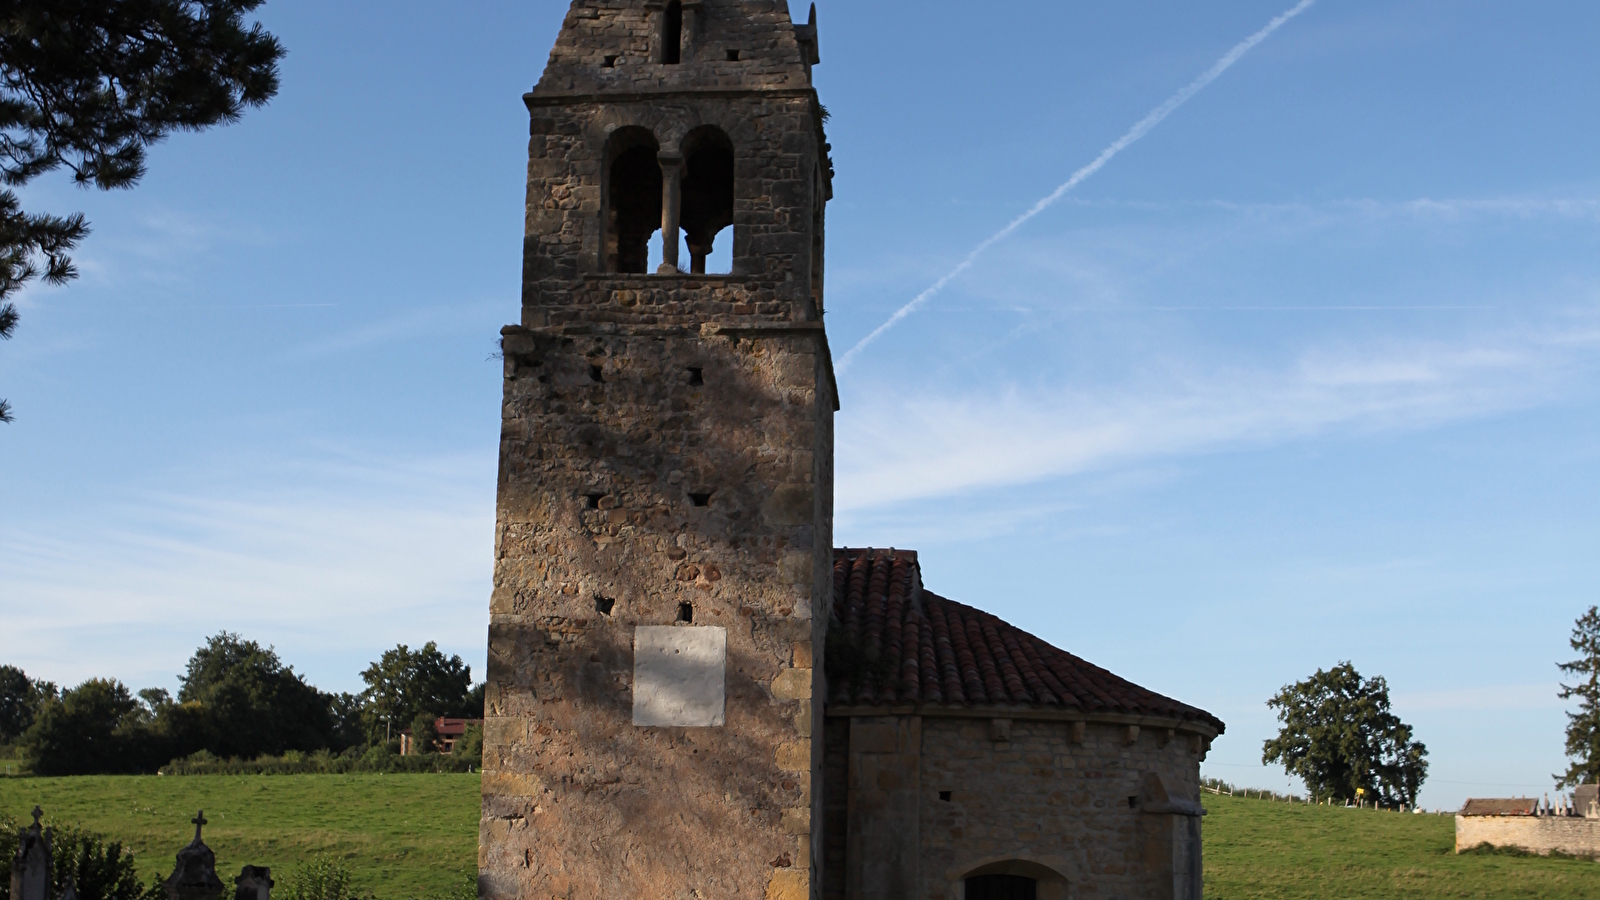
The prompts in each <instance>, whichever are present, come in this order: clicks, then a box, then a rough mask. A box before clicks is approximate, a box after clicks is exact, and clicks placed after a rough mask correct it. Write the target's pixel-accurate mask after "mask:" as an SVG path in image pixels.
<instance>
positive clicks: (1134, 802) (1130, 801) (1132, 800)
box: [1128, 796, 1139, 809]
mask: <svg viewBox="0 0 1600 900" xmlns="http://www.w3.org/2000/svg"><path fill="white" fill-rule="evenodd" d="M1138 805H1139V798H1138V797H1137V796H1133V797H1129V798H1128V808H1129V809H1133V808H1134V807H1136V806H1138Z"/></svg>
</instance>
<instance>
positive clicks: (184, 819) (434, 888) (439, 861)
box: [0, 774, 479, 900]
mask: <svg viewBox="0 0 1600 900" xmlns="http://www.w3.org/2000/svg"><path fill="white" fill-rule="evenodd" d="M35 803H38V804H39V805H40V806H42V807H43V808H44V810H45V813H46V817H47V819H57V820H61V821H67V822H77V823H79V824H81V825H83V826H84V827H86V828H89V829H91V830H94V831H98V832H100V833H101V834H104V835H106V836H107V837H108V838H111V839H114V840H121V841H123V842H124V843H125V844H126V845H127V846H129V847H130V848H131V849H133V851H134V852H135V853H137V854H138V857H137V859H138V863H139V872H140V874H141V875H142V876H145V877H148V876H149V875H151V874H155V873H158V872H159V873H160V874H161V875H163V876H165V875H167V874H169V873H171V871H172V863H173V857H174V856H175V855H176V854H177V852H178V850H179V849H181V848H182V847H183V845H185V844H187V843H188V842H189V840H190V839H191V838H193V837H194V826H193V825H191V824H189V820H190V819H191V818H193V817H194V813H195V810H196V809H201V808H203V809H204V810H205V811H206V819H207V820H208V821H209V823H210V824H208V825H206V830H205V838H206V844H207V845H209V846H210V847H211V849H212V850H214V851H215V852H216V854H217V873H218V874H219V875H221V876H222V879H223V881H224V883H226V884H228V885H230V890H231V885H232V877H233V876H234V875H237V874H239V867H240V866H242V865H244V864H246V863H249V864H252V865H258V866H262V865H264V866H271V867H272V872H273V879H274V880H275V881H277V882H278V883H279V885H282V884H283V883H284V876H286V875H287V874H289V872H290V871H292V870H293V869H294V868H295V866H296V865H298V864H300V863H302V862H304V861H306V860H309V859H311V858H312V857H314V856H316V855H317V854H326V855H328V856H332V857H335V858H338V859H340V860H342V861H343V862H344V864H345V865H346V866H348V867H349V869H350V872H351V875H352V876H353V879H352V880H353V881H354V886H355V888H356V889H357V890H358V891H360V892H363V893H365V892H371V893H373V894H376V895H377V896H378V897H379V898H382V900H402V898H406V897H416V896H425V895H428V894H438V893H443V892H445V891H448V890H451V889H453V888H457V887H458V886H459V885H460V884H461V883H462V881H463V880H464V879H466V878H469V877H472V876H473V875H474V874H475V873H476V871H477V851H478V804H479V801H478V776H477V775H465V774H450V775H433V774H429V775H245V776H238V775H186V776H172V777H158V776H153V775H152V776H85V777H79V778H0V813H5V814H8V815H10V816H13V817H15V818H17V819H23V820H25V819H26V813H27V811H28V810H30V809H32V808H33V805H34V804H35ZM229 896H232V895H231V893H230V894H229Z"/></svg>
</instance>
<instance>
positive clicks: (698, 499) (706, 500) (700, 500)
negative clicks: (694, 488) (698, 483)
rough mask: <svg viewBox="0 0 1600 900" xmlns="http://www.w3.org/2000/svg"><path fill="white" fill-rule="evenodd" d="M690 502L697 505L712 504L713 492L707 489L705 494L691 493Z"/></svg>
mask: <svg viewBox="0 0 1600 900" xmlns="http://www.w3.org/2000/svg"><path fill="white" fill-rule="evenodd" d="M689 502H690V503H693V504H694V505H695V506H710V505H711V492H710V491H706V492H705V493H703V494H696V493H691V494H690V495H689Z"/></svg>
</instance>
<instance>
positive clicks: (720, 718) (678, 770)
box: [479, 0, 837, 900]
mask: <svg viewBox="0 0 1600 900" xmlns="http://www.w3.org/2000/svg"><path fill="white" fill-rule="evenodd" d="M686 8H688V9H690V10H692V12H693V14H694V15H693V18H694V20H695V22H694V27H693V29H692V33H691V34H688V35H686V37H685V43H684V58H683V62H682V63H681V64H679V65H664V64H660V63H655V62H652V61H651V60H652V59H654V58H655V57H654V56H653V55H652V54H653V53H654V50H655V48H653V46H652V44H651V42H652V41H655V40H657V38H658V36H659V31H658V23H659V16H660V4H658V3H651V2H648V0H638V2H633V0H629V2H622V0H576V2H574V3H573V5H572V9H571V11H570V12H569V14H568V17H567V20H566V22H565V25H564V27H563V30H562V34H561V37H560V38H559V40H558V42H557V45H556V48H555V50H554V51H552V53H551V57H550V64H549V66H548V67H547V69H546V71H545V75H544V77H543V78H542V79H541V81H540V83H539V85H538V86H536V87H535V89H534V91H532V92H531V93H529V94H527V95H525V96H524V98H523V99H524V102H525V104H526V105H527V107H528V110H529V114H530V120H529V121H530V126H529V132H530V139H529V153H528V156H529V161H528V190H527V215H526V222H525V238H524V254H523V278H522V314H521V319H520V324H518V325H515V326H508V327H507V328H506V329H504V330H503V331H502V336H503V342H502V347H503V351H504V356H505V401H504V405H503V408H502V432H501V447H500V473H499V497H498V503H497V511H496V536H495V581H494V589H493V595H492V598H491V618H490V630H489V674H488V690H487V697H486V711H485V712H486V721H485V731H484V778H483V815H482V819H481V821H480V839H479V871H480V880H479V884H480V894H481V896H483V897H485V898H488V900H511V898H513V897H515V898H518V900H522V898H540V900H544V898H551V897H562V898H579V897H583V898H587V897H629V898H672V900H680V898H682V900H689V898H721V897H740V898H745V897H766V898H770V900H801V898H806V897H813V896H817V891H816V888H817V887H818V886H820V883H821V882H820V878H819V877H818V876H819V873H820V869H819V867H820V865H821V863H822V853H821V852H820V850H821V848H820V839H819V838H818V837H817V835H818V834H820V829H813V827H812V822H813V821H814V820H820V818H821V815H822V809H821V803H822V792H821V790H819V789H817V788H818V786H817V785H816V783H815V782H816V778H817V776H818V775H820V771H821V766H822V742H821V741H820V740H816V741H813V737H814V736H815V737H819V738H820V736H821V734H822V727H821V713H822V709H821V704H820V703H817V704H813V703H812V700H811V698H812V697H813V696H820V694H819V693H818V690H819V688H820V685H819V684H818V682H819V679H820V672H821V668H820V666H816V665H813V661H814V659H816V658H817V657H819V656H820V654H821V653H822V650H823V647H822V641H823V637H824V633H825V632H824V627H825V620H826V611H827V610H828V609H829V608H830V605H831V596H830V591H831V589H832V579H831V578H830V577H828V573H829V572H830V571H831V567H832V537H833V536H832V521H833V520H832V516H833V508H832V503H833V425H832V423H833V411H834V409H835V408H836V406H837V397H836V395H835V390H834V384H833V375H832V363H831V360H830V358H829V353H828V346H827V339H826V336H825V333H824V331H823V327H822V323H821V311H820V309H819V308H818V303H817V302H816V299H815V298H817V297H820V295H821V291H820V285H814V284H813V283H812V279H813V278H815V277H820V274H819V273H820V272H821V271H822V267H821V264H820V262H821V261H820V258H814V257H820V253H821V244H820V240H817V239H816V238H817V233H818V229H820V227H821V223H822V206H823V204H824V203H825V202H826V199H827V197H828V196H829V186H828V177H829V175H828V166H827V161H826V144H825V142H824V138H823V134H822V120H821V107H820V105H819V104H818V102H817V98H816V96H815V94H814V92H813V91H812V90H811V89H810V86H809V70H808V68H807V59H806V57H805V56H804V55H803V53H802V48H801V47H800V45H799V43H797V39H796V35H797V32H796V29H795V28H794V27H793V26H791V25H790V24H789V22H788V12H787V7H786V5H785V4H783V3H782V2H772V0H704V2H703V3H701V4H698V5H696V4H693V3H690V4H686ZM687 26H688V20H687V18H686V28H687ZM734 49H737V50H739V51H740V53H739V56H740V58H739V59H738V60H731V59H728V58H727V56H729V55H731V54H730V53H728V52H726V51H731V50H734ZM608 57H613V58H612V59H610V60H609V64H608ZM706 125H710V126H715V127H716V128H718V129H720V130H721V131H722V132H723V133H725V134H726V135H727V136H728V138H729V140H730V142H731V144H732V148H733V153H734V210H733V224H732V226H731V230H732V235H731V236H730V235H728V234H727V233H726V232H724V233H723V234H722V235H719V236H718V238H717V242H718V245H719V246H722V245H723V242H724V241H727V240H729V239H730V237H731V240H732V249H733V271H732V274H731V275H706V276H701V275H697V276H689V275H681V274H667V275H633V274H628V275H623V274H615V273H613V272H610V271H608V270H609V269H610V268H612V266H611V261H609V260H607V259H606V251H605V247H606V243H607V238H606V234H605V227H606V226H605V222H606V210H605V205H606V203H607V202H608V197H607V190H608V186H607V184H606V176H607V171H606V170H607V167H608V166H609V164H610V158H609V157H608V153H611V152H613V151H614V150H615V149H616V147H617V146H618V144H617V142H615V141H614V140H613V138H614V136H615V135H616V134H617V131H618V129H624V128H626V129H630V132H629V134H630V135H632V136H633V137H630V140H635V141H636V140H637V136H638V135H639V134H640V133H641V131H644V132H648V133H649V135H650V136H651V139H652V140H653V141H654V143H655V145H656V147H657V149H658V152H659V155H660V159H662V160H663V166H664V168H665V166H666V165H668V163H669V162H670V160H672V159H673V158H675V157H676V156H677V155H679V154H681V151H682V144H683V141H684V139H685V137H686V136H688V135H689V134H690V132H691V131H693V130H694V129H695V128H697V127H701V126H706ZM635 145H637V144H635ZM653 240H656V241H659V240H660V235H659V233H658V234H657V235H656V237H655V238H653ZM819 573H820V574H819ZM685 619H687V621H685ZM641 629H649V631H648V632H646V631H642V630H641ZM676 629H687V630H686V631H682V632H679V631H677V630H676ZM719 629H720V631H718V630H719ZM645 634H648V635H649V641H651V642H652V643H651V644H650V646H651V647H652V648H660V647H667V648H669V649H670V648H671V647H673V646H679V645H681V647H684V648H687V647H691V646H693V647H697V648H700V649H697V650H694V651H692V653H701V652H702V651H704V650H705V648H707V647H713V646H714V647H716V648H719V649H718V650H717V652H718V653H721V654H723V655H722V656H720V657H717V659H718V660H719V662H718V663H717V664H718V665H719V666H720V667H721V668H720V670H719V671H718V672H716V673H708V672H707V671H704V670H702V669H697V670H695V671H696V672H699V675H696V676H695V680H694V681H693V684H694V685H695V686H694V687H693V689H692V690H691V689H690V687H689V685H690V682H689V681H684V682H682V684H674V683H651V682H648V678H650V677H655V676H651V675H648V673H647V675H643V676H642V675H640V673H641V672H644V671H645V670H644V669H641V668H640V665H642V663H641V662H640V659H637V658H636V654H635V648H636V646H643V644H642V643H638V644H636V642H639V641H643V640H644V638H643V637H641V635H645ZM713 634H715V640H710V639H709V637H708V636H710V635H713ZM673 635H679V636H680V637H681V638H682V640H681V641H678V643H674V641H675V640H677V639H675V638H673V637H672V636H673ZM702 638H707V639H704V640H702ZM724 640H725V645H724V644H723V643H721V642H723V641H724ZM652 652H656V650H654V649H653V650H652ZM660 652H662V653H667V652H668V651H667V650H662V651H660ZM670 652H671V653H677V652H679V651H678V650H671V651H670ZM651 658H654V657H651ZM695 658H696V659H697V660H700V659H701V658H700V657H698V656H696V657H695ZM662 659H666V660H668V661H670V659H671V657H670V655H669V656H663V657H662ZM701 661H702V662H703V660H701ZM699 664H700V663H699V662H697V663H696V665H699ZM707 674H717V675H720V676H721V680H720V681H716V679H712V681H715V682H716V684H718V685H720V686H721V688H722V693H721V694H720V695H719V696H721V698H722V700H721V705H720V706H718V707H716V708H715V710H714V713H715V715H714V716H712V717H710V718H705V717H706V716H709V715H710V713H709V712H708V710H707V709H705V708H701V707H704V706H705V704H706V702H707V697H709V696H711V694H708V693H707V692H706V685H707V684H710V683H712V682H711V681H707V680H706V679H705V678H704V677H701V676H705V675H707ZM640 678H645V679H646V681H647V683H646V684H645V685H644V688H645V689H644V690H636V689H637V688H640V687H641V685H639V684H636V680H637V679H640ZM680 687H681V688H682V691H678V690H677V689H678V688H680ZM680 694H681V695H680ZM644 697H649V698H654V699H653V700H651V701H649V702H658V701H659V702H661V703H664V704H665V706H664V707H663V708H667V707H671V706H672V704H673V703H675V702H678V701H684V702H690V703H691V705H693V704H699V705H698V706H696V709H697V710H698V711H697V713H696V715H698V716H701V717H702V719H696V720H695V721H696V722H699V723H700V724H674V725H659V724H634V723H635V721H646V722H650V721H666V720H669V719H671V716H668V717H667V718H666V719H656V718H652V717H653V716H656V715H657V714H658V713H659V712H660V710H657V709H655V708H654V707H652V708H651V711H650V712H649V713H648V714H647V715H645V716H644V718H642V719H640V718H636V715H637V714H638V707H637V705H636V704H638V703H643V702H646V701H645V700H642V699H641V698H644ZM691 718H692V717H691ZM673 721H677V720H673ZM683 721H689V720H688V719H684V720H683ZM718 722H720V724H716V723H718Z"/></svg>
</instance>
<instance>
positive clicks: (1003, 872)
mask: <svg viewBox="0 0 1600 900" xmlns="http://www.w3.org/2000/svg"><path fill="white" fill-rule="evenodd" d="M1065 871H1066V869H1065V867H1064V865H1063V864H1062V863H1061V862H1060V861H1054V862H1041V861H1038V860H1032V859H1018V858H1017V857H1014V856H1013V857H999V858H996V857H990V858H988V859H986V860H978V861H975V862H969V863H967V864H966V865H962V866H958V867H956V868H953V869H950V870H948V874H947V875H946V876H945V877H947V878H949V879H950V888H951V890H950V898H951V900H1068V898H1069V897H1070V896H1071V894H1070V891H1069V890H1068V884H1067V877H1066V875H1065V874H1063V873H1064V872H1065Z"/></svg>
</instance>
